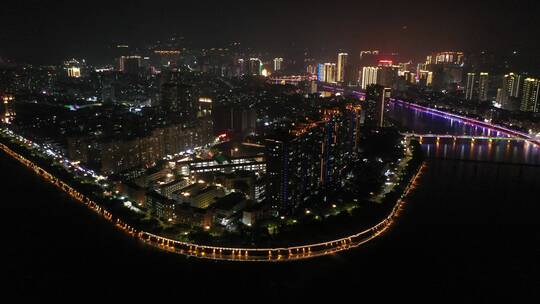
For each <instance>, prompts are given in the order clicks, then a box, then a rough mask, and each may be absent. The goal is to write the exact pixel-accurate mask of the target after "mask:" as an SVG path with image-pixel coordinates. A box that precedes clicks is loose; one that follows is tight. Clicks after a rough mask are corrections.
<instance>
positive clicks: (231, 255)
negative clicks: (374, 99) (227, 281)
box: [0, 144, 426, 262]
mask: <svg viewBox="0 0 540 304" xmlns="http://www.w3.org/2000/svg"><path fill="white" fill-rule="evenodd" d="M0 150H2V151H4V152H5V153H6V154H7V155H9V156H10V157H12V158H14V159H16V160H17V161H19V162H20V163H22V164H23V165H25V166H26V167H28V168H30V169H32V170H33V171H34V172H35V173H36V174H37V175H38V176H40V177H42V178H44V179H45V180H46V181H48V182H50V183H51V184H53V185H55V186H56V187H58V188H59V189H60V190H62V191H63V192H65V193H67V194H68V195H69V196H71V197H72V198H73V199H74V200H75V201H78V202H80V203H82V204H84V205H86V206H87V207H88V208H90V209H91V210H93V211H94V212H96V213H98V214H99V215H101V216H102V217H103V218H105V219H106V220H108V221H110V222H111V223H113V224H114V225H115V227H117V228H118V229H120V230H122V231H123V232H125V233H126V234H127V235H128V236H130V237H133V238H137V239H139V240H142V241H143V242H145V243H146V244H148V245H151V246H153V247H157V248H159V249H161V250H165V251H169V252H174V253H178V254H182V255H185V256H191V257H197V258H204V259H212V260H224V261H225V260H226V261H250V262H258V261H266V262H278V261H291V260H302V259H308V258H314V257H319V256H325V255H331V254H334V253H336V252H341V251H345V250H350V249H352V248H356V247H359V246H360V245H362V244H365V243H367V242H369V241H370V240H373V239H375V238H377V237H378V236H380V235H381V234H383V233H384V232H385V231H387V230H388V229H389V228H390V227H391V226H392V225H393V224H394V223H395V220H396V219H397V218H398V217H399V214H400V210H401V208H402V207H403V205H404V203H405V201H404V198H405V197H406V196H407V195H408V194H409V192H410V191H411V190H413V189H414V186H415V184H416V181H417V179H418V178H419V177H420V175H421V174H422V172H423V169H425V167H426V164H425V163H424V164H422V165H421V166H420V168H419V170H418V172H417V173H416V175H415V176H414V177H413V178H412V179H411V181H410V182H409V184H408V185H407V187H406V188H405V191H404V192H403V194H402V195H401V198H400V199H398V200H397V201H396V204H395V205H394V207H393V208H392V211H391V212H390V214H389V215H388V216H387V217H386V218H384V219H383V220H382V221H380V222H379V223H378V224H376V225H374V226H372V227H371V228H368V229H365V230H363V231H361V232H359V233H356V234H353V235H351V236H348V237H345V238H339V239H336V240H331V241H328V242H323V243H317V244H307V245H303V246H294V247H281V248H232V247H215V246H205V245H199V244H193V243H187V242H180V241H176V240H172V239H168V238H164V237H161V236H157V235H154V234H151V233H148V232H145V231H140V230H138V229H136V228H134V227H132V226H130V225H128V224H126V223H125V222H124V221H122V220H121V219H120V218H118V217H116V216H114V215H113V214H112V213H111V212H109V211H108V210H105V209H104V208H103V207H101V206H99V205H98V204H97V203H96V202H94V201H93V200H91V199H90V198H88V197H87V196H85V195H83V194H82V193H80V192H79V191H77V190H75V189H74V188H73V187H71V186H69V185H68V184H66V183H65V182H63V181H62V180H60V179H59V178H57V177H55V176H53V175H52V174H51V173H49V172H48V171H46V170H45V169H43V168H41V167H40V166H38V165H36V164H35V163H34V162H32V161H30V160H28V159H27V158H25V157H23V156H22V155H20V154H18V153H16V152H15V151H13V150H11V149H10V148H9V147H8V146H6V145H3V144H0Z"/></svg>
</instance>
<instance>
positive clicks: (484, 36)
mask: <svg viewBox="0 0 540 304" xmlns="http://www.w3.org/2000/svg"><path fill="white" fill-rule="evenodd" d="M486 3H487V2H486ZM483 7H485V3H484V2H482V1H475V2H472V3H470V2H460V1H457V2H456V1H454V2H452V3H446V4H432V5H429V2H423V1H421V2H415V3H413V4H411V3H395V2H394V3H392V2H382V3H366V2H353V1H342V2H340V3H339V4H337V3H336V4H333V5H332V4H329V3H326V2H317V1H315V2H310V3H309V5H306V4H302V3H292V4H291V3H287V2H279V1H278V2H275V1H274V2H272V4H260V5H258V6H257V8H256V9H250V5H248V4H244V3H232V4H228V5H222V4H217V3H215V2H205V3H204V4H194V3H176V2H171V1H161V2H157V3H154V4H153V5H147V4H146V3H145V2H143V1H135V2H130V4H129V5H126V4H125V3H106V2H104V1H97V2H96V1H93V2H92V3H83V2H75V3H74V2H69V3H67V2H64V1H55V2H54V3H49V4H48V5H47V6H42V5H40V3H39V1H25V2H18V3H14V2H9V3H6V4H4V5H3V9H2V10H1V11H0V20H2V23H3V24H4V26H3V31H2V32H1V33H0V35H1V36H0V39H2V40H3V41H4V42H5V44H3V45H2V46H0V57H4V58H8V59H13V60H17V61H21V62H30V63H41V64H52V63H54V62H58V61H59V60H62V59H63V58H67V57H77V58H89V60H92V61H94V62H97V63H103V62H105V61H106V60H107V58H108V56H106V55H107V53H108V52H109V51H110V48H111V47H113V46H115V45H117V44H122V43H128V44H131V45H134V46H137V47H144V46H146V45H148V44H151V43H153V42H154V41H157V40H163V39H167V38H169V37H171V36H173V35H178V36H183V37H186V40H187V41H190V44H191V45H188V47H190V46H196V47H220V46H223V45H227V44H229V43H231V42H236V41H239V42H242V43H243V44H244V45H245V46H247V47H253V48H255V49H264V50H270V51H278V50H282V49H283V48H287V49H290V50H291V51H296V52H299V51H301V50H302V49H304V48H309V49H310V50H313V51H315V52H328V51H331V52H333V51H334V50H340V49H345V50H362V49H381V50H384V51H387V52H400V53H402V54H403V55H404V56H406V57H410V58H411V59H417V58H420V57H422V56H423V54H424V53H428V52H432V51H443V50H449V49H459V50H463V51H470V52H472V51H474V52H476V51H481V50H487V51H490V52H495V53H497V52H510V51H512V50H519V51H520V52H523V53H526V54H529V53H534V52H535V51H537V50H538V47H539V45H538V43H536V42H535V41H534V40H532V41H531V40H530V39H528V37H530V36H529V35H530V34H531V33H530V30H531V28H533V27H532V25H533V24H534V18H532V16H533V15H534V14H533V13H532V12H534V11H537V8H536V6H535V5H534V3H533V2H530V1H520V3H519V4H515V5H514V4H512V5H510V4H508V3H491V4H490V6H489V7H490V12H489V14H479V13H478V12H479V11H482V8H483ZM525 11H526V12H527V13H526V14H525ZM243 28H250V30H249V31H243V30H241V29H243ZM520 28H521V29H523V30H519V29H520ZM533 31H534V30H533ZM22 37H24V39H22ZM319 41H324V44H321V43H319ZM38 50H39V51H38ZM285 55H287V56H291V54H285Z"/></svg>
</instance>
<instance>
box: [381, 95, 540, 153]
mask: <svg viewBox="0 0 540 304" xmlns="http://www.w3.org/2000/svg"><path fill="white" fill-rule="evenodd" d="M390 101H391V102H395V103H400V104H403V105H406V106H408V107H411V108H414V109H417V110H419V111H422V112H426V113H433V114H437V115H440V116H442V117H445V118H448V119H456V120H460V121H463V122H466V123H469V124H472V125H474V126H478V127H483V128H489V129H492V130H495V131H498V132H501V133H503V134H506V135H509V136H513V137H519V138H523V139H526V140H528V141H530V142H532V143H534V144H536V145H540V141H538V140H537V139H535V138H534V137H532V136H530V135H529V134H526V133H523V132H519V131H516V130H512V129H508V128H506V127H503V126H498V125H494V124H492V123H488V122H485V121H480V120H477V119H474V118H469V117H465V116H461V115H457V114H453V113H448V112H444V111H441V110H437V109H433V108H429V107H424V106H421V105H418V104H415V103H410V102H406V101H403V100H399V99H394V98H391V99H390Z"/></svg>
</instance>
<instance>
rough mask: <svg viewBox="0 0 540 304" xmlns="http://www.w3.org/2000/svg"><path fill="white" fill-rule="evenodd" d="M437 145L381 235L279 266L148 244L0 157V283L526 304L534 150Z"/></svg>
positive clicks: (174, 293)
mask: <svg viewBox="0 0 540 304" xmlns="http://www.w3.org/2000/svg"><path fill="white" fill-rule="evenodd" d="M390 115H391V116H392V117H393V118H394V119H395V120H397V121H400V122H402V123H403V126H404V127H405V128H407V129H409V130H414V131H416V132H426V133H428V132H427V131H429V130H430V131H431V133H435V132H444V133H451V134H472V133H470V132H485V131H483V130H482V131H479V130H475V129H474V127H472V129H471V127H469V126H463V125H460V124H459V123H458V122H448V121H445V120H444V119H442V118H440V117H436V116H430V115H427V114H422V113H417V112H415V111H413V110H410V109H404V108H399V109H398V108H391V113H390ZM474 134H477V133H474ZM461 144H463V145H465V146H463V148H460V147H461V146H460V145H461ZM448 145H449V146H447V145H446V144H443V143H442V142H441V143H439V145H438V146H437V144H436V143H435V142H433V143H426V144H425V145H424V149H425V151H426V153H428V154H429V155H430V157H429V159H430V160H429V166H428V170H427V171H426V173H425V175H424V176H423V177H422V179H421V182H420V186H419V187H418V188H417V190H416V191H415V192H414V193H413V194H412V197H411V198H410V199H409V200H408V203H407V205H406V208H405V211H404V213H403V215H402V216H401V218H400V219H399V221H398V223H397V225H395V226H394V227H393V228H392V229H391V231H390V232H389V233H387V234H385V235H384V236H382V237H381V238H380V239H377V240H375V241H373V242H371V243H369V244H367V245H366V246H364V247H362V248H358V249H356V250H352V251H349V252H346V253H342V254H338V255H335V256H331V257H325V258H319V259H314V260H308V261H303V262H292V263H285V264H235V263H216V262H208V261H201V260H196V259H192V258H191V259H190V258H185V257H182V256H177V255H172V254H169V253H164V252H159V251H157V250H154V249H152V248H148V247H146V246H144V245H142V244H140V243H139V242H137V241H135V240H131V239H127V238H126V237H124V235H123V234H121V233H120V232H118V231H116V230H115V229H114V228H113V227H111V226H110V225H109V223H107V222H105V221H103V220H102V219H100V218H98V217H97V216H96V215H94V214H92V213H91V212H89V211H88V210H87V209H85V208H84V207H82V206H79V205H77V204H75V203H73V202H72V201H71V200H69V199H68V198H66V197H65V196H64V195H63V194H61V193H59V192H58V191H56V190H55V189H54V188H52V187H51V186H49V185H46V184H44V183H43V182H42V181H41V180H40V179H39V178H37V177H35V176H34V175H33V174H32V173H31V172H29V171H28V170H26V169H24V168H22V167H21V166H20V165H18V164H17V163H16V162H14V161H12V160H10V159H7V158H6V157H4V156H0V172H2V174H1V175H2V190H3V191H2V200H1V203H0V208H2V209H1V211H2V215H3V219H2V220H1V221H0V225H1V228H2V230H1V231H2V233H3V234H2V241H3V242H2V255H3V256H4V258H3V259H2V264H3V271H2V275H3V276H4V278H3V279H4V280H3V281H4V283H3V284H2V285H1V286H2V289H5V291H6V292H7V293H14V294H16V295H17V296H20V297H23V296H24V297H27V296H32V297H39V298H42V299H43V298H49V297H54V298H62V297H67V296H68V295H69V296H71V295H76V296H77V297H83V296H84V297H85V298H88V297H93V296H99V297H102V296H105V297H107V296H127V297H138V298H140V297H142V296H146V297H152V298H162V297H167V298H172V299H173V300H176V301H188V300H189V301H203V302H204V303H206V302H207V301H209V300H211V299H216V300H220V301H226V302H237V301H239V302H258V301H261V300H262V301H274V302H277V301H279V302H290V301H292V300H295V301H300V302H299V303H305V302H306V301H307V300H308V299H317V300H319V301H323V300H324V301H332V302H337V301H340V300H349V301H350V300H352V301H353V302H380V301H383V302H388V301H390V300H399V301H409V300H412V301H415V302H417V301H422V302H424V301H430V302H433V303H438V302H450V301H452V302H455V303H456V302H457V303H461V302H470V301H473V300H474V301H476V302H478V303H483V302H492V301H494V300H499V301H507V302H516V301H517V302H524V301H527V302H538V296H539V293H540V276H539V274H540V271H539V270H540V269H539V259H540V229H539V228H540V227H539V226H540V225H539V221H538V215H539V211H540V207H539V204H540V200H539V199H538V194H539V189H540V167H538V166H536V165H537V164H538V153H537V152H534V151H533V152H531V149H532V148H530V147H529V148H528V147H525V146H524V144H523V143H511V145H510V148H508V149H509V152H507V148H506V145H507V143H506V142H505V143H500V144H497V146H492V147H491V148H489V147H488V145H489V144H488V143H487V142H486V143H478V144H475V145H476V146H475V147H473V148H471V147H470V142H469V143H465V142H464V143H457V144H456V145H457V147H456V148H454V147H453V143H452V142H449V143H448ZM492 145H495V143H493V144H492ZM498 145H502V146H501V148H499V149H501V150H498V148H497V147H498ZM480 146H482V147H480ZM467 149H469V150H467ZM490 149H491V152H489V151H490ZM471 151H472V152H471ZM486 151H488V152H486ZM450 153H451V154H450ZM441 154H444V155H446V156H444V157H440V156H436V155H441ZM483 155H491V156H489V157H488V156H486V157H484V156H483ZM494 155H495V156H494ZM496 155H499V156H496ZM501 155H502V156H501ZM460 159H463V160H465V161H463V160H460ZM477 160H481V161H477ZM493 160H500V161H501V162H500V163H494V162H492V161H493ZM518 163H519V164H523V165H518ZM313 233H314V234H316V233H317V231H313ZM7 293H3V294H7Z"/></svg>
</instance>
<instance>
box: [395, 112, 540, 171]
mask: <svg viewBox="0 0 540 304" xmlns="http://www.w3.org/2000/svg"><path fill="white" fill-rule="evenodd" d="M388 116H389V117H390V118H391V119H393V120H394V121H396V122H397V123H398V124H399V125H400V126H401V127H402V128H403V129H405V130H406V131H408V132H415V133H419V134H449V135H471V136H488V137H507V136H506V135H505V134H503V133H501V132H498V131H495V130H492V129H489V128H484V127H479V126H474V125H471V124H468V123H464V122H462V121H460V120H457V119H450V118H444V117H441V116H439V115H435V114H430V113H426V112H422V111H419V110H416V109H411V108H408V107H406V106H403V105H401V104H396V103H394V104H390V106H389V112H388ZM422 147H423V149H424V151H425V153H426V155H427V157H428V158H438V159H459V160H473V161H489V162H503V163H518V164H522V163H523V164H533V165H540V147H538V146H537V145H534V144H531V143H529V142H525V141H510V142H509V141H506V140H494V141H488V140H478V139H477V140H476V141H474V142H473V141H472V140H470V139H457V140H454V139H452V138H441V139H440V141H437V140H436V139H435V138H424V139H423V140H422Z"/></svg>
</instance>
